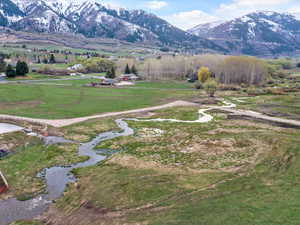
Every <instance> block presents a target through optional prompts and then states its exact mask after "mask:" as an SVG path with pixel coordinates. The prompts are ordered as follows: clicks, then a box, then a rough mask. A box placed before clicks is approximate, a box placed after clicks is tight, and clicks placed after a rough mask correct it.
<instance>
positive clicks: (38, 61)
mask: <svg viewBox="0 0 300 225" xmlns="http://www.w3.org/2000/svg"><path fill="white" fill-rule="evenodd" d="M37 63H38V64H41V59H40V56H38V60H37Z"/></svg>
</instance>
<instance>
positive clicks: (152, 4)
mask: <svg viewBox="0 0 300 225" xmlns="http://www.w3.org/2000/svg"><path fill="white" fill-rule="evenodd" d="M166 6H168V3H167V2H165V1H149V2H145V3H144V7H145V8H148V9H153V10H158V9H161V8H164V7H166Z"/></svg>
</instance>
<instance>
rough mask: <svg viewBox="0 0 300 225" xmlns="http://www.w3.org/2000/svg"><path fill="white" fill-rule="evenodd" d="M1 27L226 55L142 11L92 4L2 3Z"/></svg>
mask: <svg viewBox="0 0 300 225" xmlns="http://www.w3.org/2000/svg"><path fill="white" fill-rule="evenodd" d="M0 25H2V26H6V27H9V28H11V29H14V30H17V31H27V32H40V33H44V32H47V33H75V34H82V35H84V36H85V37H88V38H94V37H102V38H113V39H118V40H124V41H128V42H142V43H148V44H155V45H160V46H170V47H175V48H184V49H191V50H195V49H199V50H201V49H209V50H213V51H226V49H223V48H222V47H220V46H218V45H217V44H215V43H214V42H212V41H209V40H207V39H205V38H201V37H199V36H196V35H193V34H190V33H188V32H185V31H183V30H181V29H178V28H176V27H174V26H172V25H171V24H170V23H168V22H167V21H165V20H163V19H161V18H159V17H157V16H156V15H154V14H151V13H147V12H145V11H143V10H127V9H123V8H112V7H109V6H108V5H104V4H100V3H98V2H96V1H93V0H87V1H85V2H78V3H77V2H76V1H68V0H48V1H44V0H37V1H30V0H13V1H11V0H0Z"/></svg>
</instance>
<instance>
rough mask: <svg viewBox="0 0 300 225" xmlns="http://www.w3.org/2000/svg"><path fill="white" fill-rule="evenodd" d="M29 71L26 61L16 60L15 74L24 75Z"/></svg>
mask: <svg viewBox="0 0 300 225" xmlns="http://www.w3.org/2000/svg"><path fill="white" fill-rule="evenodd" d="M28 72H29V68H28V65H27V63H26V62H21V61H18V62H17V66H16V75H17V76H25V75H26V74H27V73H28Z"/></svg>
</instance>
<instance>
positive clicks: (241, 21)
mask: <svg viewBox="0 0 300 225" xmlns="http://www.w3.org/2000/svg"><path fill="white" fill-rule="evenodd" d="M188 32H190V33H192V34H194V35H197V36H200V37H203V38H207V39H209V40H213V41H214V42H215V43H217V44H219V45H221V46H223V47H224V48H227V49H230V51H231V52H236V53H242V54H248V55H266V54H269V55H274V54H275V55H276V54H283V53H288V52H295V51H299V50H300V20H298V19H296V17H295V16H293V15H292V14H288V13H277V12H273V11H257V12H254V13H249V14H247V15H245V16H242V17H239V18H236V19H233V20H230V21H225V22H223V23H220V24H218V25H217V26H211V25H210V24H204V25H199V26H197V27H195V28H193V29H190V30H189V31H188Z"/></svg>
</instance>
